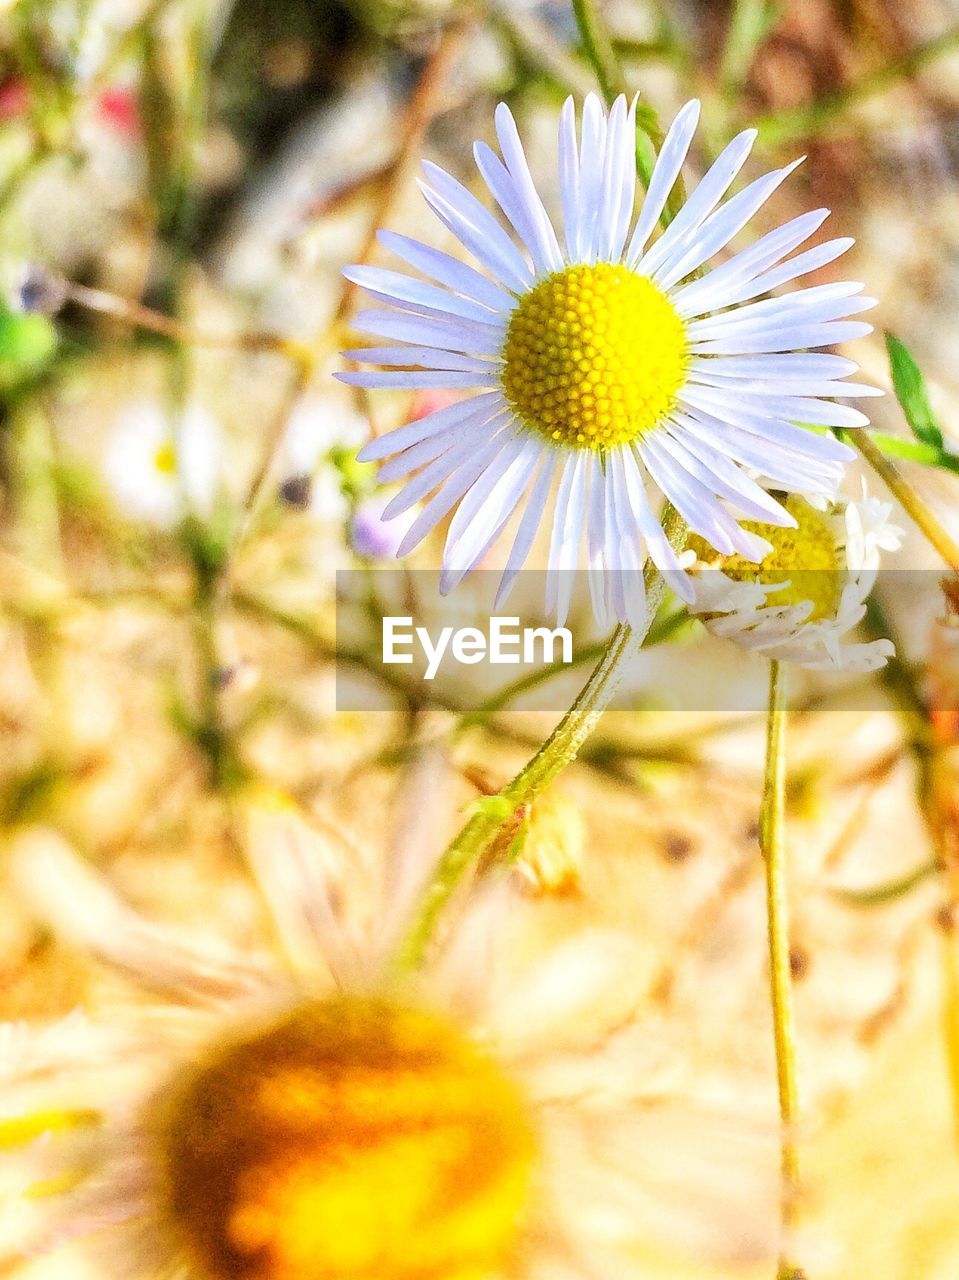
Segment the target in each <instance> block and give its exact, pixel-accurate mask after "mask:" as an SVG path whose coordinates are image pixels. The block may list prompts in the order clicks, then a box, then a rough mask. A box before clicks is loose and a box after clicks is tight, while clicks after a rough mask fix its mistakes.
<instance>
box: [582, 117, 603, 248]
mask: <svg viewBox="0 0 959 1280" xmlns="http://www.w3.org/2000/svg"><path fill="white" fill-rule="evenodd" d="M605 155H606V115H605V113H604V111H603V108H602V105H601V104H600V101H599V98H598V97H597V96H596V94H595V93H590V94H587V95H586V101H585V102H584V104H583V136H582V139H581V140H580V148H579V232H578V235H577V243H578V246H579V248H578V251H577V257H578V258H579V259H580V260H581V261H582V262H595V261H596V245H597V241H598V233H599V227H600V222H601V220H602V212H603V211H602V204H603V168H604V164H605Z"/></svg>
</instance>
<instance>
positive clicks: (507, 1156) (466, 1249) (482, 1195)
mask: <svg viewBox="0 0 959 1280" xmlns="http://www.w3.org/2000/svg"><path fill="white" fill-rule="evenodd" d="M160 1153H161V1158H162V1183H163V1186H164V1188H165V1191H164V1194H165V1196H166V1198H167V1201H168V1206H167V1207H168V1210H169V1213H170V1215H171V1218H172V1220H173V1222H174V1223H175V1225H176V1227H177V1229H178V1231H179V1233H180V1234H181V1235H182V1237H183V1239H184V1242H185V1244H186V1246H187V1248H188V1251H189V1252H190V1254H191V1255H192V1257H193V1259H194V1261H195V1262H196V1264H197V1265H198V1266H199V1268H200V1270H201V1272H202V1274H204V1275H207V1276H209V1277H214V1278H215V1280H485V1277H487V1276H488V1275H489V1274H490V1273H491V1272H494V1271H496V1270H497V1268H499V1267H501V1266H502V1265H504V1263H505V1261H506V1259H507V1258H508V1255H509V1253H510V1251H511V1248H512V1246H513V1244H514V1242H515V1240H516V1237H517V1234H518V1231H519V1228H520V1223H521V1218H522V1214H523V1209H524V1206H525V1202H526V1199H527V1193H528V1190H529V1182H530V1173H531V1166H532V1160H533V1155H534V1142H533V1135H532V1130H531V1127H530V1123H529V1121H528V1119H527V1114H526V1111H525V1108H524V1105H523V1102H522V1100H521V1098H520V1096H519V1094H518V1093H517V1091H516V1090H515V1088H514V1086H513V1085H512V1084H511V1083H510V1082H509V1081H508V1080H507V1079H506V1078H505V1076H503V1074H502V1073H501V1071H500V1069H499V1068H498V1067H497V1066H496V1064H495V1063H494V1062H493V1061H492V1060H490V1059H489V1058H488V1057H487V1056H486V1055H485V1054H483V1053H482V1052H481V1051H480V1050H479V1049H478V1048H477V1047H476V1046H475V1045H474V1044H472V1043H471V1042H470V1041H469V1040H467V1039H465V1038H464V1037H463V1036H462V1035H461V1034H460V1033H459V1032H458V1031H456V1029H455V1028H454V1027H452V1026H451V1025H449V1024H448V1023H446V1022H445V1021H443V1020H442V1019H440V1018H438V1017H436V1016H435V1015H433V1014H430V1013H424V1012H421V1011H418V1010H413V1009H409V1008H406V1007H404V1006H400V1005H396V1004H394V1003H392V1002H391V1001H387V1000H385V999H379V998H371V997H352V996H344V997H337V998H335V999H331V1000H326V1001H318V1002H316V1003H312V1004H308V1005H305V1006H303V1007H301V1008H300V1009H299V1010H297V1011H296V1012H295V1013H293V1014H292V1015H290V1016H289V1017H288V1018H287V1019H286V1020H284V1021H282V1022H280V1023H278V1024H276V1025H274V1026H273V1027H271V1028H269V1029H268V1030H266V1031H263V1032H261V1033H260V1034H259V1035H256V1036H254V1037H252V1038H250V1039H248V1040H245V1041H243V1042H240V1043H235V1044H233V1045H231V1046H229V1047H226V1048H221V1049H220V1051H219V1052H218V1053H217V1054H215V1055H214V1056H212V1057H211V1059H210V1060H209V1061H208V1062H207V1063H206V1064H204V1065H202V1066H201V1067H200V1068H198V1069H197V1070H195V1071H194V1072H193V1074H192V1076H191V1077H190V1078H189V1079H188V1080H186V1081H185V1083H184V1085H183V1087H182V1089H181V1091H180V1092H179V1095H178V1096H177V1097H176V1099H175V1101H174V1103H173V1104H172V1105H171V1106H170V1107H169V1110H168V1112H167V1115H166V1117H165V1119H164V1121H163V1126H162V1140H161V1145H160Z"/></svg>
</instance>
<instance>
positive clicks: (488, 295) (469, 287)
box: [377, 231, 516, 314]
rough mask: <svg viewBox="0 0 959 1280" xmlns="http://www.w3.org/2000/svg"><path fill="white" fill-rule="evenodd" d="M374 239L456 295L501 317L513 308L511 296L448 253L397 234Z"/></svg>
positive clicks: (394, 232) (380, 234)
mask: <svg viewBox="0 0 959 1280" xmlns="http://www.w3.org/2000/svg"><path fill="white" fill-rule="evenodd" d="M377 238H378V239H379V241H380V243H381V244H383V245H385V246H386V248H387V249H390V250H391V251H392V252H393V253H395V254H396V256H397V257H398V258H402V259H403V261H404V262H408V263H409V264H410V266H411V267H415V268H416V270H417V271H422V272H423V274H424V275H426V276H430V277H431V278H432V279H433V280H438V281H439V282H440V284H445V285H446V287H447V288H448V289H455V290H456V292H457V293H462V294H464V295H465V296H466V297H467V298H473V299H475V301H476V302H481V303H483V305H484V306H487V307H489V308H490V309H491V310H493V311H496V312H498V313H500V314H502V313H504V312H507V311H511V310H512V309H513V308H514V307H515V306H516V299H515V298H514V297H513V295H512V294H511V293H507V291H506V290H505V289H503V288H502V287H501V286H500V285H498V284H494V282H493V281H492V280H489V279H488V278H487V277H486V276H484V275H482V274H481V273H480V272H479V271H477V270H476V269H475V268H474V267H470V266H467V264H466V263H465V262H460V261H459V259H458V258H453V257H451V256H450V255H449V254H448V253H443V252H442V251H441V250H439V249H432V248H430V246H429V245H425V244H420V242H419V240H411V239H410V237H409V236H401V235H399V233H398V232H396V231H379V232H377Z"/></svg>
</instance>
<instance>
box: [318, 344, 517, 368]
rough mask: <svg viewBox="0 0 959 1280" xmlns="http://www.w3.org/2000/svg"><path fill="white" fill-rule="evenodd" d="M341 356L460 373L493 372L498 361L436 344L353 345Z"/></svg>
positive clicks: (358, 361)
mask: <svg viewBox="0 0 959 1280" xmlns="http://www.w3.org/2000/svg"><path fill="white" fill-rule="evenodd" d="M340 355H341V356H342V357H343V359H344V360H354V361H356V362H357V363H358V364H380V365H397V366H399V365H402V366H403V367H405V368H409V367H410V366H414V367H418V368H420V369H455V370H457V371H458V372H460V373H495V372H496V371H497V370H498V369H499V368H500V367H501V364H500V362H499V361H492V360H480V359H477V357H476V356H464V355H460V354H459V352H457V351H443V350H442V348H440V347H354V348H353V349H352V350H350V351H341V352H340Z"/></svg>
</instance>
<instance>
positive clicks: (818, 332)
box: [689, 320, 872, 356]
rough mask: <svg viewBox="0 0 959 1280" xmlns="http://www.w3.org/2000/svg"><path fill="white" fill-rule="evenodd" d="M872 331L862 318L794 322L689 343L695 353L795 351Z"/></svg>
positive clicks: (760, 353)
mask: <svg viewBox="0 0 959 1280" xmlns="http://www.w3.org/2000/svg"><path fill="white" fill-rule="evenodd" d="M869 333H872V325H871V324H864V323H862V322H861V321H859V320H848V321H832V322H831V323H829V324H808V325H795V326H794V327H792V328H787V329H777V330H772V331H769V332H767V333H763V332H762V331H761V330H753V331H751V332H747V333H744V334H743V335H742V336H739V335H735V336H734V335H728V336H727V335H726V334H724V335H723V336H722V337H721V338H716V339H711V340H709V341H705V342H694V343H691V344H690V348H689V349H690V351H691V353H692V354H693V355H729V356H738V355H766V354H770V355H771V354H773V353H775V352H777V351H796V350H800V349H802V348H803V347H826V346H832V345H833V344H835V343H840V342H852V341H853V339H855V338H864V337H866V335H867V334H869Z"/></svg>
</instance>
